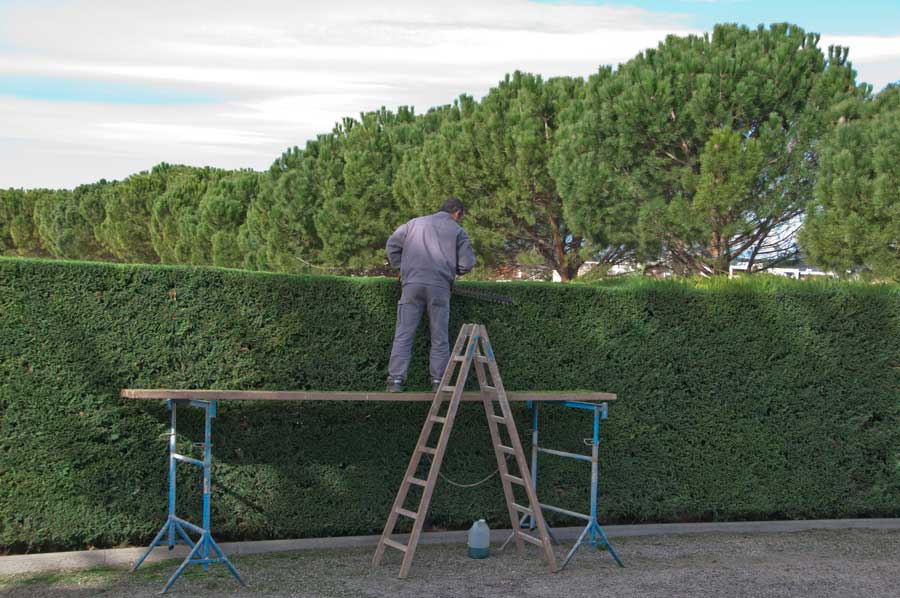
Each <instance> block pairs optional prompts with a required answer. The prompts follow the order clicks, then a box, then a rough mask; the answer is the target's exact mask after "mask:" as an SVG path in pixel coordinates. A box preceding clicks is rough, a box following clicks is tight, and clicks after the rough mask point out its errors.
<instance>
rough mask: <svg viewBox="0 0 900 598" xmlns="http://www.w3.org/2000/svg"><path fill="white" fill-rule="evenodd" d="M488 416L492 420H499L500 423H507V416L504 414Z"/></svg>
mask: <svg viewBox="0 0 900 598" xmlns="http://www.w3.org/2000/svg"><path fill="white" fill-rule="evenodd" d="M488 418H490V420H491V421H495V422H497V423H498V424H505V423H506V418H505V417H503V416H502V415H489V416H488Z"/></svg>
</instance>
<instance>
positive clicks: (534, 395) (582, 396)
mask: <svg viewBox="0 0 900 598" xmlns="http://www.w3.org/2000/svg"><path fill="white" fill-rule="evenodd" d="M119 396H121V397H122V398H125V399H193V400H196V401H400V402H407V401H422V402H430V401H431V400H432V399H434V395H433V394H431V393H424V392H423V393H418V392H397V393H394V392H337V391H333V392H331V391H295V390H188V389H184V390H181V389H169V388H123V389H122V390H121V391H120V393H119ZM506 398H507V399H508V400H510V401H518V402H522V401H578V402H582V403H594V402H603V401H615V400H616V395H615V394H613V393H610V392H580V391H560V392H553V391H537V392H534V391H529V392H507V393H506ZM462 400H463V401H481V400H482V396H481V392H465V393H463V395H462Z"/></svg>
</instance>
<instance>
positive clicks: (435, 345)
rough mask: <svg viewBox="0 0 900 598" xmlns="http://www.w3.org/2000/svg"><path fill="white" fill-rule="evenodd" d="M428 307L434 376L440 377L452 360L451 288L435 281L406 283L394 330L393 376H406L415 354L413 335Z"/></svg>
mask: <svg viewBox="0 0 900 598" xmlns="http://www.w3.org/2000/svg"><path fill="white" fill-rule="evenodd" d="M426 310H427V311H428V323H429V325H430V328H431V360H430V366H431V378H432V380H440V379H441V377H442V376H443V375H444V369H445V368H446V367H447V362H448V361H450V343H449V339H448V337H447V327H448V326H449V324H450V289H449V288H445V287H439V286H431V285H418V284H407V285H403V292H402V294H401V296H400V301H399V303H397V327H396V328H395V332H394V347H393V349H391V361H390V363H389V364H388V378H389V379H390V380H404V381H405V380H406V371H407V370H408V369H409V361H410V358H411V357H412V345H413V339H414V338H415V336H416V328H418V327H419V320H421V319H422V312H424V311H426Z"/></svg>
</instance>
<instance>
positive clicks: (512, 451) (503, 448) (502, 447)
mask: <svg viewBox="0 0 900 598" xmlns="http://www.w3.org/2000/svg"><path fill="white" fill-rule="evenodd" d="M497 448H498V449H500V450H501V451H503V452H504V453H507V454H510V455H515V454H516V449H514V448H513V447H511V446H506V445H505V444H498V445H497Z"/></svg>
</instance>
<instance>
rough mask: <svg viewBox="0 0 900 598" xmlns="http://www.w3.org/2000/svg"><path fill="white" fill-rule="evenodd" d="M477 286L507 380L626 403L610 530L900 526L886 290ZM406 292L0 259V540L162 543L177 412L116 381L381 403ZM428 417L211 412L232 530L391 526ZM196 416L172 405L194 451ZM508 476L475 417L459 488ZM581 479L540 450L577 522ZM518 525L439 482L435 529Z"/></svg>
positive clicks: (30, 545)
mask: <svg viewBox="0 0 900 598" xmlns="http://www.w3.org/2000/svg"><path fill="white" fill-rule="evenodd" d="M469 284H473V286H478V287H479V288H485V289H488V290H494V291H497V292H501V293H503V294H505V295H512V296H513V297H515V299H516V301H517V303H516V306H515V307H509V306H503V305H496V304H491V303H481V302H477V301H475V300H471V299H464V298H456V299H454V302H453V306H452V316H451V328H452V330H454V331H455V330H457V329H458V327H459V326H460V325H461V324H462V323H463V322H482V323H485V324H487V327H488V330H489V332H490V334H491V341H492V343H493V345H494V349H495V351H496V354H497V358H498V361H499V364H500V368H501V371H502V373H503V379H504V383H505V386H506V387H507V388H508V389H510V390H521V389H528V390H551V389H576V388H578V389H588V390H602V391H611V392H615V393H618V395H619V400H618V401H617V402H615V403H612V404H611V405H610V419H609V421H608V422H606V423H604V424H603V427H602V446H601V461H600V479H601V481H602V483H601V497H600V504H601V516H602V517H603V519H604V521H609V522H639V521H684V520H728V519H764V518H807V517H809V518H829V517H855V516H889V517H890V516H898V515H900V505H898V501H897V496H898V492H900V468H898V465H897V458H896V457H897V454H898V451H900V408H898V403H897V388H898V383H900V370H898V369H897V356H898V355H900V291H898V288H897V287H896V286H888V285H869V286H864V285H858V284H847V283H819V284H816V283H797V282H793V281H776V280H771V281H762V280H755V281H747V282H745V281H740V282H738V281H727V280H725V281H722V280H714V281H711V282H710V281H705V282H701V283H688V282H684V283H671V282H656V281H649V280H646V279H641V278H637V279H622V280H620V281H617V282H616V284H612V285H599V286H591V285H553V284H542V283H507V284H503V285H496V284H484V283H469ZM398 296H399V289H398V288H397V286H396V283H395V282H394V281H391V280H388V279H384V278H381V279H359V278H353V279H351V278H335V277H310V276H296V275H276V274H264V273H249V272H239V271H233V270H217V269H203V268H187V267H168V266H125V265H101V264H90V263H70V262H61V261H56V262H48V261H40V260H27V259H10V258H6V259H0V330H3V335H2V342H0V546H2V547H3V548H5V549H7V550H11V551H17V552H18V551H25V550H31V551H33V550H54V549H72V548H84V547H86V546H96V547H103V546H116V545H120V544H122V543H133V544H145V543H147V542H148V541H149V540H150V539H151V537H152V535H153V534H154V533H155V532H156V531H157V529H158V528H159V527H160V526H161V525H162V523H163V520H164V516H165V507H166V486H165V484H166V469H165V450H166V449H165V438H164V436H163V435H164V433H165V431H166V427H167V422H168V418H167V412H166V410H165V407H164V406H163V405H162V403H161V402H158V401H147V402H141V401H130V400H123V399H119V398H118V391H119V389H120V388H122V387H133V388H139V387H143V388H160V387H163V388H164V387H169V388H223V389H226V388H236V389H322V390H358V391H364V390H379V389H380V388H381V385H382V384H383V380H384V377H385V374H386V367H387V360H388V353H389V351H390V345H391V339H392V333H393V325H394V322H393V319H394V314H395V306H396V301H397V299H398ZM423 328H424V327H423ZM427 341H428V339H427V332H426V331H425V330H424V329H423V330H420V334H419V336H418V337H417V340H416V344H415V362H414V367H413V368H412V370H411V372H410V374H411V379H410V382H411V385H412V387H413V388H414V389H420V390H423V389H425V388H426V387H427V384H428V379H427V359H428V351H427ZM426 410H427V405H426V404H417V405H409V404H398V403H380V404H362V403H348V404H338V403H330V404H329V403H313V402H308V403H293V404H292V403H279V404H262V403H259V402H246V403H241V404H236V403H225V404H222V405H220V411H219V415H218V417H217V419H216V422H215V425H214V432H213V434H214V439H213V446H214V448H213V454H214V463H215V466H214V472H213V476H214V477H213V489H214V490H213V492H214V496H213V502H212V505H213V513H212V517H213V520H212V526H213V529H214V530H215V532H216V535H217V537H218V538H220V539H223V540H225V539H244V540H250V539H264V538H290V537H303V536H333V535H341V534H371V533H377V532H379V531H380V530H381V528H382V525H383V523H384V520H385V517H386V515H387V512H388V509H389V507H390V504H391V502H392V500H393V497H394V493H395V491H396V489H397V486H398V484H399V483H400V478H401V477H402V475H403V471H404V469H405V466H406V463H407V460H408V458H409V455H410V452H411V451H412V448H413V446H414V444H415V441H416V437H417V434H418V431H419V427H420V425H421V423H422V421H423V418H424V416H425V412H426ZM572 411H574V410H572ZM515 413H516V418H517V420H518V422H519V425H520V427H521V429H520V432H522V433H523V436H525V437H527V431H526V428H527V425H528V422H529V418H528V415H527V413H526V410H525V407H524V406H522V405H518V406H516V408H515ZM198 415H199V414H198V413H191V410H188V409H186V410H183V411H182V412H181V417H180V422H179V427H180V428H181V429H182V430H183V434H182V435H181V436H179V438H178V445H179V449H180V450H182V451H185V452H190V451H192V450H194V449H193V448H192V446H191V443H192V442H196V441H198V440H199V439H200V437H201V434H202V430H201V425H200V423H201V422H200V418H199V417H198ZM590 427H591V426H590V421H589V418H588V417H586V415H585V414H584V413H583V412H577V413H571V412H570V411H569V410H565V409H563V408H560V407H550V406H548V407H546V408H544V409H543V410H542V431H543V432H542V433H543V437H542V439H543V441H544V443H545V444H546V446H551V447H555V448H559V449H562V450H570V451H574V452H584V451H585V447H584V445H583V444H582V439H583V438H585V437H587V436H589V435H590ZM495 466H496V462H495V461H494V456H493V454H492V452H491V450H490V442H489V436H488V433H487V430H486V426H485V423H484V413H483V410H482V409H481V407H480V406H479V405H464V406H463V407H462V408H461V410H460V415H459V417H458V420H457V424H456V427H455V429H454V431H453V437H452V439H451V443H450V449H449V452H448V455H447V457H446V460H445V463H444V468H443V472H444V474H445V475H446V476H447V477H449V478H450V479H453V480H455V481H458V482H470V481H474V480H478V479H481V478H483V477H484V476H485V475H487V474H488V473H490V472H491V471H492V470H493V469H494V468H495ZM178 476H179V477H178V483H179V493H180V494H181V498H182V499H183V501H182V502H180V504H179V505H178V510H179V514H180V515H182V516H185V517H188V518H190V519H197V518H198V516H199V515H198V513H199V509H200V501H199V486H200V484H199V480H198V478H197V476H196V471H195V470H194V469H192V468H184V469H179V473H178ZM589 477H590V474H589V467H588V466H587V465H586V464H584V463H578V462H572V463H569V462H563V461H561V460H557V459H553V458H550V457H548V458H546V459H542V463H541V485H540V488H539V492H540V495H541V499H542V501H544V502H547V503H550V504H557V505H560V506H564V507H567V508H572V509H575V510H581V509H584V508H586V506H587V503H588V494H587V484H588V482H589ZM504 510H505V509H504V503H503V499H502V491H501V488H500V484H499V483H489V484H484V485H482V486H479V487H477V488H475V489H470V490H464V489H458V488H455V487H450V486H449V485H446V484H440V487H439V488H438V491H437V493H436V494H435V500H434V502H433V510H432V519H433V521H434V523H435V525H436V526H443V527H448V528H456V529H459V528H465V527H467V526H468V525H469V524H470V523H471V521H472V519H473V517H476V516H484V517H487V518H488V520H489V522H490V523H491V524H492V525H495V526H496V525H508V520H506V519H505V518H506V513H505V512H504ZM556 521H568V522H569V523H571V521H570V520H556Z"/></svg>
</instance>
